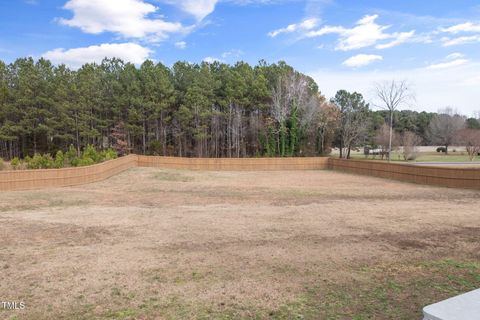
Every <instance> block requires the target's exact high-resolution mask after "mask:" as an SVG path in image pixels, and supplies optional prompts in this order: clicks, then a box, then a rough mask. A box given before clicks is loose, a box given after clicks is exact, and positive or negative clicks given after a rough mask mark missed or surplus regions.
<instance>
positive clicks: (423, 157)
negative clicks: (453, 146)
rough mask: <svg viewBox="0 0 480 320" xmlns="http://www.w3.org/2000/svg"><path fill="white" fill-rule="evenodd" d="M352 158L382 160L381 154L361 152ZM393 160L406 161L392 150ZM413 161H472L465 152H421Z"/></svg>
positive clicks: (479, 159) (475, 162)
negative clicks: (373, 154)
mask: <svg viewBox="0 0 480 320" xmlns="http://www.w3.org/2000/svg"><path fill="white" fill-rule="evenodd" d="M351 157H352V159H368V160H380V159H381V157H380V156H375V157H373V156H369V157H365V155H364V154H363V153H361V152H354V153H352V154H351ZM391 160H392V161H398V162H406V161H405V160H404V159H403V155H402V154H400V153H398V152H392V159H391ZM409 162H410V163H411V162H443V163H445V162H470V158H469V157H468V155H467V154H466V153H465V152H450V153H449V154H448V155H446V154H444V153H438V152H420V153H419V154H418V157H417V159H416V160H415V161H409ZM473 163H474V164H480V157H477V158H475V159H474V161H473Z"/></svg>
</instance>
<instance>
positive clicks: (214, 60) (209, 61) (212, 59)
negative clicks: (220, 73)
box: [203, 57, 223, 63]
mask: <svg viewBox="0 0 480 320" xmlns="http://www.w3.org/2000/svg"><path fill="white" fill-rule="evenodd" d="M203 61H204V62H206V63H214V62H216V61H218V62H223V60H222V59H219V58H215V57H205V58H204V59H203Z"/></svg>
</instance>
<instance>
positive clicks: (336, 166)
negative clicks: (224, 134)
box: [328, 158, 480, 189]
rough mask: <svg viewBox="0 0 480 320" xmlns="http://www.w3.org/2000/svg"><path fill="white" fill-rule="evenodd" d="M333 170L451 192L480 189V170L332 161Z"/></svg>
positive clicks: (361, 161) (330, 164)
mask: <svg viewBox="0 0 480 320" xmlns="http://www.w3.org/2000/svg"><path fill="white" fill-rule="evenodd" d="M328 162H329V165H328V167H329V169H332V170H338V171H345V172H350V173H358V174H363V175H367V176H373V177H380V178H388V179H394V180H400V181H406V182H414V183H420V184H429V185H435V186H442V187H451V188H468V189H480V169H477V168H446V167H437V166H423V165H422V166H417V165H413V164H398V163H388V162H379V161H368V160H345V159H334V158H330V159H329V160H328Z"/></svg>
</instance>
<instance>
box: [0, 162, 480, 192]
mask: <svg viewBox="0 0 480 320" xmlns="http://www.w3.org/2000/svg"><path fill="white" fill-rule="evenodd" d="M133 167H157V168H164V169H187V170H210V171H223V170H225V171H266V170H269V171H272V170H325V169H332V170H340V171H346V172H350V173H356V174H363V175H368V176H373V177H382V178H389V179H395V180H400V181H407V182H415V183H420V184H430V185H436V186H444V187H455V188H469V189H480V168H452V167H449V168H443V167H441V166H433V165H432V166H428V165H422V166H415V165H409V164H398V163H388V162H382V161H367V160H344V159H336V158H327V157H312V158H220V159H219V158H179V157H155V156H141V155H128V156H126V157H121V158H119V159H115V160H111V161H107V162H104V163H100V164H96V165H92V166H88V167H77V168H64V169H45V170H19V171H0V191H15V190H32V189H42V188H48V187H65V186H74V185H81V184H86V183H92V182H97V181H101V180H104V179H106V178H109V177H111V176H113V175H116V174H118V173H120V172H123V171H125V170H127V169H130V168H133Z"/></svg>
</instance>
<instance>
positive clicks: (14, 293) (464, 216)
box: [0, 168, 480, 320]
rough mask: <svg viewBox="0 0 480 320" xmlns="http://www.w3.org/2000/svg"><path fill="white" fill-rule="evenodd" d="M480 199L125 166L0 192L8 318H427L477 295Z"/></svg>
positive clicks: (351, 181)
mask: <svg viewBox="0 0 480 320" xmlns="http://www.w3.org/2000/svg"><path fill="white" fill-rule="evenodd" d="M479 205H480V192H479V191H474V190H459V189H447V188H435V187H429V186H421V185H415V184H408V183H401V182H396V181H390V180H383V179H376V178H369V177H364V176H358V175H349V174H343V173H338V172H332V171H274V172H199V171H182V170H160V169H154V168H134V169H131V170H129V171H127V172H124V173H122V174H120V175H117V176H115V177H112V178H110V179H108V180H106V181H103V182H100V183H95V184H91V185H84V186H77V187H69V188H63V189H53V190H43V191H29V192H3V193H0V219H1V221H2V223H1V224H0V229H1V230H0V235H1V241H2V246H1V247H0V267H1V268H2V275H3V278H2V281H1V282H0V292H1V295H2V296H1V299H2V301H3V300H6V301H10V300H11V301H22V302H24V303H25V305H26V308H25V309H24V310H18V311H6V310H1V311H0V318H1V319H211V318H214V319H252V318H254V319H357V320H359V319H420V318H421V309H422V307H423V306H425V305H427V304H430V303H433V302H436V301H439V300H442V299H445V298H447V297H450V296H453V295H456V294H458V293H462V292H466V291H469V290H472V289H474V288H478V287H480V263H479V261H480V247H479V242H478V235H479V234H480V215H479V214H478V207H479Z"/></svg>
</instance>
